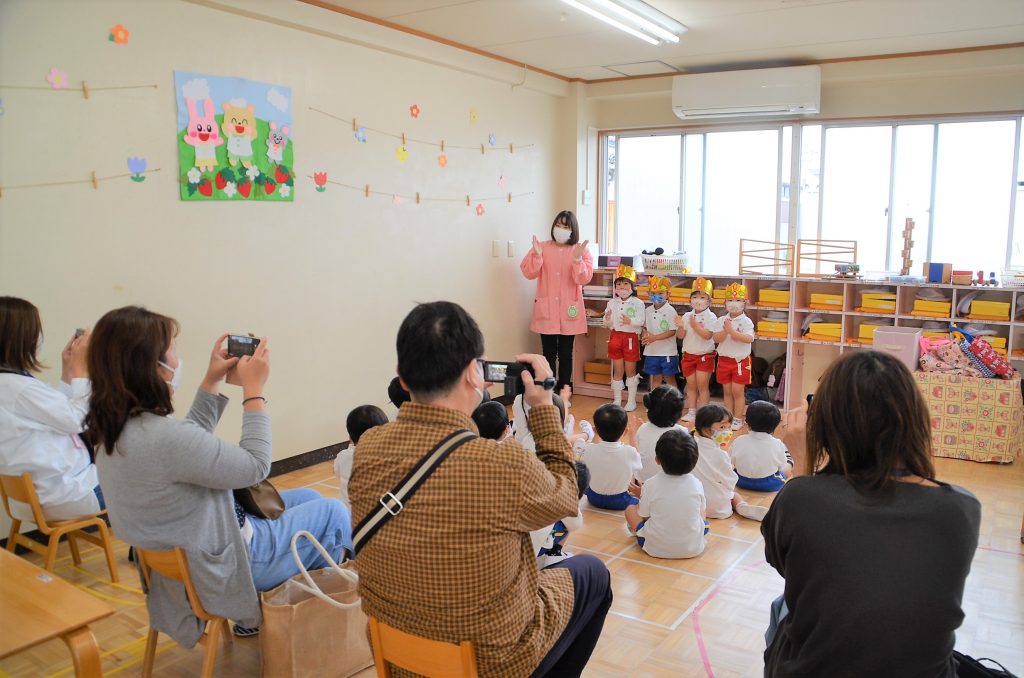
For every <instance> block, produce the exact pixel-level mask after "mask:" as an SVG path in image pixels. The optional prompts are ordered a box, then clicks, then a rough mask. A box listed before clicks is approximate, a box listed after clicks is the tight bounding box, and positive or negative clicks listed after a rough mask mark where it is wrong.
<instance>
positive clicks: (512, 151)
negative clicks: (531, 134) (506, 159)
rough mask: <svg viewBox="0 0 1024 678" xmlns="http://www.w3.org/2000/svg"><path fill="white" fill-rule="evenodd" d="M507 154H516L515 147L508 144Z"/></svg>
mask: <svg viewBox="0 0 1024 678" xmlns="http://www.w3.org/2000/svg"><path fill="white" fill-rule="evenodd" d="M508 152H509V153H515V152H516V147H515V146H513V145H512V144H509V145H508Z"/></svg>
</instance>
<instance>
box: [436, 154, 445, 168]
mask: <svg viewBox="0 0 1024 678" xmlns="http://www.w3.org/2000/svg"><path fill="white" fill-rule="evenodd" d="M437 164H438V165H440V166H441V167H447V166H448V156H447V155H445V154H444V153H442V154H441V155H439V156H437Z"/></svg>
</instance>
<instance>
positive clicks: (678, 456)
mask: <svg viewBox="0 0 1024 678" xmlns="http://www.w3.org/2000/svg"><path fill="white" fill-rule="evenodd" d="M655 450H656V454H657V459H658V463H659V465H660V466H661V471H660V472H659V473H658V474H657V475H655V476H654V477H653V478H651V479H650V480H648V481H647V482H645V483H644V484H643V488H642V491H641V495H640V505H639V506H638V507H637V509H638V513H639V515H640V517H641V518H643V519H644V520H643V522H642V523H640V524H639V525H638V526H637V532H636V534H637V537H638V538H639V539H638V540H637V541H638V542H639V543H640V546H641V548H643V550H644V551H645V552H646V553H647V554H648V555H650V556H654V557H655V558H693V557H694V556H697V555H700V554H701V553H702V552H703V551H704V546H705V540H704V535H705V534H706V533H707V531H708V528H707V523H706V521H705V519H704V515H705V513H706V510H707V502H706V500H705V499H704V486H703V485H702V484H701V482H700V480H698V479H697V477H696V476H694V475H693V474H692V473H691V471H693V467H694V466H696V464H697V443H696V441H694V439H693V438H691V437H690V435H689V434H688V433H686V432H684V431H676V430H670V431H667V432H665V434H663V435H662V436H661V438H660V439H659V440H658V444H657V447H656V448H655Z"/></svg>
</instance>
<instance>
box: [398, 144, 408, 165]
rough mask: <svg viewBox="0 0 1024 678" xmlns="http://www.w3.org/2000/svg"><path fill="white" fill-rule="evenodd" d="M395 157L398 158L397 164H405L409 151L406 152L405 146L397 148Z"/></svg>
mask: <svg viewBox="0 0 1024 678" xmlns="http://www.w3.org/2000/svg"><path fill="white" fill-rule="evenodd" d="M395 157H396V158H398V162H405V161H406V160H408V159H409V151H407V150H406V148H405V146H399V147H398V148H396V149H395Z"/></svg>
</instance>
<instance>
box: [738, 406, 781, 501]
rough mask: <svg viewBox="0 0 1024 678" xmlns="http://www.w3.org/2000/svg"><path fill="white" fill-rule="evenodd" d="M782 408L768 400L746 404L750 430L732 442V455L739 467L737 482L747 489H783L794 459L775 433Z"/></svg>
mask: <svg viewBox="0 0 1024 678" xmlns="http://www.w3.org/2000/svg"><path fill="white" fill-rule="evenodd" d="M781 418H782V415H781V414H780V413H779V408H778V407H776V406H775V405H774V404H772V403H770V402H766V401H763V400H762V401H757V402H754V403H751V404H750V406H749V407H747V426H749V427H750V433H748V434H747V435H744V436H740V437H738V438H736V439H735V440H733V441H732V446H731V447H730V448H729V457H730V458H731V459H732V463H733V466H735V468H736V475H737V476H738V478H737V481H736V484H737V485H738V486H739V487H742V488H744V489H748V490H758V491H761V492H776V491H778V490H781V489H782V486H783V485H784V484H785V482H786V475H787V473H791V472H792V470H793V458H792V457H791V456H789V451H788V450H786V445H785V444H784V443H783V442H782V441H781V440H779V439H778V438H776V437H775V436H774V435H772V434H773V433H774V432H775V429H776V428H777V427H778V425H779V422H780V421H781Z"/></svg>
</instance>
